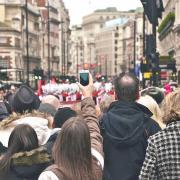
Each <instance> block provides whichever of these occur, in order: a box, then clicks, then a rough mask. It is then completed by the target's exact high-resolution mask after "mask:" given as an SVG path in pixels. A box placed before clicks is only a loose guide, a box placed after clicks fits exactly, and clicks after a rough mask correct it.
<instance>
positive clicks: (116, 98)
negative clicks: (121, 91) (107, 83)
mask: <svg viewBox="0 0 180 180" xmlns="http://www.w3.org/2000/svg"><path fill="white" fill-rule="evenodd" d="M114 98H115V100H118V97H117V94H116V92H114Z"/></svg>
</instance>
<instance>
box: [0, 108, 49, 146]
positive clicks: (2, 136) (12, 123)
mask: <svg viewBox="0 0 180 180" xmlns="http://www.w3.org/2000/svg"><path fill="white" fill-rule="evenodd" d="M18 124H29V125H30V126H31V127H32V128H34V130H35V131H36V133H37V136H38V141H39V145H44V144H46V143H47V141H48V139H49V137H50V136H51V129H50V128H49V120H48V117H47V116H46V114H43V113H40V112H38V111H34V112H32V113H27V114H15V113H14V114H12V115H11V116H9V117H8V118H6V119H4V120H3V121H1V122H0V142H1V143H2V144H3V146H4V147H8V141H9V136H10V134H11V132H12V131H13V129H14V128H15V127H16V126H17V125H18Z"/></svg>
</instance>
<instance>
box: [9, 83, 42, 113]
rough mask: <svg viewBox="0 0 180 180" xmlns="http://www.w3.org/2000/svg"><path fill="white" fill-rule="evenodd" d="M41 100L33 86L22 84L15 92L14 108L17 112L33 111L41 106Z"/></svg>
mask: <svg viewBox="0 0 180 180" xmlns="http://www.w3.org/2000/svg"><path fill="white" fill-rule="evenodd" d="M39 105H40V100H39V98H38V96H36V95H35V94H34V92H33V90H32V89H31V88H29V87H28V86H26V85H22V86H21V87H20V88H19V89H18V90H17V91H16V93H15V95H14V97H13V102H12V109H13V111H15V112H17V113H24V112H26V111H27V112H31V111H32V110H36V109H38V108H39Z"/></svg>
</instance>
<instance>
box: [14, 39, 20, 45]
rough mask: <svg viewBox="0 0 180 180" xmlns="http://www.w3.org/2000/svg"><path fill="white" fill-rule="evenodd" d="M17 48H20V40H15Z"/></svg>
mask: <svg viewBox="0 0 180 180" xmlns="http://www.w3.org/2000/svg"><path fill="white" fill-rule="evenodd" d="M15 47H20V39H19V38H15Z"/></svg>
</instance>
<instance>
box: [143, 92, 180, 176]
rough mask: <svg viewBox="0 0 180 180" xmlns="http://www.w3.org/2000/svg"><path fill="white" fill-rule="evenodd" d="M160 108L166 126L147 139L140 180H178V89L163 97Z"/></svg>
mask: <svg viewBox="0 0 180 180" xmlns="http://www.w3.org/2000/svg"><path fill="white" fill-rule="evenodd" d="M162 108H163V121H164V123H166V124H167V126H166V128H165V129H163V130H162V131H160V132H158V133H157V134H155V135H153V136H151V137H150V138H149V140H148V148H147V152H146V158H145V161H144V164H143V167H142V170H141V174H140V177H139V179H140V180H158V179H160V180H172V179H174V180H178V179H179V178H180V143H179V142H180V136H179V132H180V89H178V90H175V91H174V92H171V93H169V94H168V95H167V96H166V97H165V101H164V103H163V105H162Z"/></svg>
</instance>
